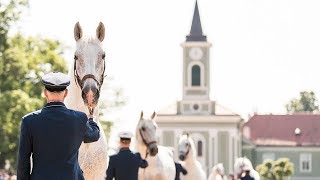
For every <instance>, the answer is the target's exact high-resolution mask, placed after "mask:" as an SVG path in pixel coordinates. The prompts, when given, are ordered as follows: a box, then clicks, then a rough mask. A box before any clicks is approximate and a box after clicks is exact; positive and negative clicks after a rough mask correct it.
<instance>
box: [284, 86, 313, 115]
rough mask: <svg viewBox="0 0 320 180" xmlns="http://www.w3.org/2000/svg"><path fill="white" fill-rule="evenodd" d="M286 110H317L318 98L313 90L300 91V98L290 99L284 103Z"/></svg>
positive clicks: (290, 111)
mask: <svg viewBox="0 0 320 180" xmlns="http://www.w3.org/2000/svg"><path fill="white" fill-rule="evenodd" d="M286 109H287V112H289V113H292V112H316V111H319V105H318V100H317V98H316V95H315V93H314V92H313V91H309V92H308V91H302V92H300V98H295V99H292V100H291V101H290V102H289V103H288V104H287V105H286Z"/></svg>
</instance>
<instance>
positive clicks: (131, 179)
mask: <svg viewBox="0 0 320 180" xmlns="http://www.w3.org/2000/svg"><path fill="white" fill-rule="evenodd" d="M132 136H133V134H132V133H131V132H128V131H123V132H120V133H119V137H120V151H119V152H118V154H115V155H113V156H110V160H109V166H108V169H107V178H106V180H112V179H113V178H115V180H138V171H139V167H141V168H146V167H147V166H148V162H147V161H146V160H144V159H142V158H141V156H140V153H133V152H132V151H131V150H130V149H129V147H130V143H131V137H132Z"/></svg>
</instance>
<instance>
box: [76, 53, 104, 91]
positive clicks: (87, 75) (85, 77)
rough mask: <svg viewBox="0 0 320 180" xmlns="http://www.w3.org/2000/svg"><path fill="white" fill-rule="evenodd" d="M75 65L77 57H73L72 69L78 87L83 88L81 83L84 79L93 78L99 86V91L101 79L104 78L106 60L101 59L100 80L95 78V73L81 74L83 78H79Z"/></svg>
mask: <svg viewBox="0 0 320 180" xmlns="http://www.w3.org/2000/svg"><path fill="white" fill-rule="evenodd" d="M76 65H77V59H76V57H75V61H74V66H73V71H74V77H75V78H74V79H75V82H76V84H78V85H79V86H80V88H81V89H82V88H83V84H84V81H85V80H86V79H89V78H91V79H93V80H94V81H95V82H96V83H97V84H98V87H99V92H100V89H101V86H102V84H103V79H104V78H105V75H104V72H105V70H106V61H103V72H102V74H101V78H100V79H101V80H100V81H98V80H97V78H96V77H95V75H93V74H86V75H84V76H83V78H82V79H81V78H80V76H79V74H78V72H77V68H76Z"/></svg>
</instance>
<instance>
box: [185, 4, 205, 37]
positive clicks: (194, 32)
mask: <svg viewBox="0 0 320 180" xmlns="http://www.w3.org/2000/svg"><path fill="white" fill-rule="evenodd" d="M186 41H207V37H206V36H205V35H203V34H202V27H201V21H200V15H199V9H198V1H197V0H196V5H195V7H194V12H193V19H192V25H191V30H190V34H189V35H188V36H187V39H186Z"/></svg>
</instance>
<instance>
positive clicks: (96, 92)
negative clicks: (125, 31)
mask: <svg viewBox="0 0 320 180" xmlns="http://www.w3.org/2000/svg"><path fill="white" fill-rule="evenodd" d="M104 36H105V28H104V25H103V23H101V22H100V24H99V26H98V27H97V30H96V37H90V38H89V37H84V36H83V33H82V28H81V26H80V24H79V22H77V23H76V24H75V27H74V38H75V40H76V51H75V54H74V64H73V67H72V69H71V70H70V71H69V75H70V76H71V84H70V86H69V88H68V90H69V95H68V96H67V98H66V101H65V102H66V105H67V107H68V108H71V109H75V110H78V111H82V112H85V113H86V114H89V113H90V112H89V111H91V112H94V115H95V117H97V116H98V108H95V107H97V105H98V100H99V96H100V88H101V86H102V83H103V78H104V70H105V54H104V51H103V49H102V41H103V39H104ZM94 109H96V110H95V111H93V110H94ZM95 120H96V121H97V123H98V126H99V128H100V138H99V140H98V141H97V142H94V143H88V144H84V143H82V144H81V146H80V150H79V164H80V167H81V169H82V170H83V174H84V177H85V179H87V180H102V179H104V177H105V175H106V169H107V165H108V158H109V157H108V154H107V142H106V138H105V133H104V131H103V128H102V127H101V124H100V122H99V121H98V119H95Z"/></svg>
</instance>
